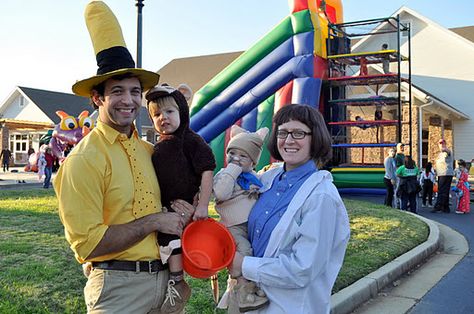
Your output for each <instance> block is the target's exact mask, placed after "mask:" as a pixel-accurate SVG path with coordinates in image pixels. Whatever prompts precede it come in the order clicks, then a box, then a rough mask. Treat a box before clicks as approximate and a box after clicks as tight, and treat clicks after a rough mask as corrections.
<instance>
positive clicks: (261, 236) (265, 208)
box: [248, 159, 318, 257]
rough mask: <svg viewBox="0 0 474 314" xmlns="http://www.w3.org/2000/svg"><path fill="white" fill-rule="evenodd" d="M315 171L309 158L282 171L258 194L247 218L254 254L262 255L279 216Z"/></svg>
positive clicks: (313, 164) (314, 165)
mask: <svg viewBox="0 0 474 314" xmlns="http://www.w3.org/2000/svg"><path fill="white" fill-rule="evenodd" d="M316 171H318V168H317V167H316V164H315V163H314V161H313V160H312V159H311V160H309V161H307V162H306V163H305V164H303V165H301V166H299V167H298V168H296V169H292V170H290V171H285V172H283V173H282V174H281V175H280V176H278V177H276V178H275V180H274V181H273V183H272V187H271V188H270V189H269V190H268V191H265V192H264V193H263V194H261V195H260V198H259V199H258V201H257V203H256V204H255V206H254V207H253V209H252V211H251V212H250V215H249V220H248V233H249V240H250V243H251V244H252V248H253V255H254V256H256V257H262V256H263V254H264V253H265V249H266V248H267V245H268V241H269V240H270V235H271V234H272V231H273V229H274V228H275V226H276V225H277V224H278V222H279V221H280V218H281V216H283V214H284V213H285V211H286V209H287V208H288V205H289V204H290V202H291V200H292V199H293V197H294V196H295V194H296V192H297V191H298V190H299V188H300V187H301V185H302V184H303V183H304V182H305V180H306V179H307V178H308V177H309V176H310V175H311V174H313V173H314V172H316Z"/></svg>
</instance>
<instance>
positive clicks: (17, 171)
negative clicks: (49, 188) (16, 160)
mask: <svg viewBox="0 0 474 314" xmlns="http://www.w3.org/2000/svg"><path fill="white" fill-rule="evenodd" d="M55 175H56V173H53V177H52V178H51V181H52V180H53V178H54V176H55ZM23 181H24V183H23ZM42 186H43V184H42V182H40V181H39V180H38V174H37V173H36V172H25V171H24V167H10V170H9V171H8V172H3V169H0V190H2V189H21V188H25V187H28V188H36V187H38V188H40V187H42Z"/></svg>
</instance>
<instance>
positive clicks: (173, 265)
mask: <svg viewBox="0 0 474 314" xmlns="http://www.w3.org/2000/svg"><path fill="white" fill-rule="evenodd" d="M181 87H182V86H181ZM186 94H188V95H189V96H192V91H191V90H189V91H188V93H186ZM145 98H146V100H147V107H148V113H149V115H150V117H151V120H152V121H153V125H154V127H155V129H156V131H157V132H158V133H159V134H160V137H159V140H158V142H157V143H156V144H155V147H154V151H153V154H152V162H153V167H154V168H155V172H156V176H157V178H158V183H159V184H160V191H161V202H162V205H163V206H164V207H165V208H166V209H167V210H169V211H170V210H172V209H171V206H170V205H171V203H172V202H173V201H174V200H177V199H182V200H185V201H187V202H188V203H190V204H193V203H194V199H195V196H196V195H197V194H199V198H198V201H197V206H196V211H195V213H194V216H193V219H194V220H198V219H207V218H208V206H209V200H210V197H211V193H212V179H213V170H214V168H215V167H216V163H215V159H214V155H213V154H212V150H211V148H210V147H209V145H207V143H206V142H205V141H204V140H203V139H202V137H200V136H199V135H198V134H196V133H195V132H193V131H192V130H191V129H190V128H189V106H188V103H187V99H186V98H185V97H184V95H183V94H182V92H180V91H179V90H177V89H175V88H173V87H171V86H169V85H166V84H164V85H161V86H156V87H154V88H152V89H151V90H149V91H148V92H147V94H146V95H145ZM158 243H159V246H160V257H161V260H162V261H163V263H166V262H168V264H169V269H170V280H169V281H168V289H167V293H166V299H165V301H164V302H163V305H162V307H161V313H179V312H181V311H182V310H183V309H184V306H185V305H186V302H187V301H188V299H189V297H190V296H191V289H190V288H189V286H188V284H187V283H186V282H185V281H184V273H183V261H182V254H181V253H182V251H181V240H180V238H179V237H178V236H175V235H171V234H165V233H161V232H159V233H158Z"/></svg>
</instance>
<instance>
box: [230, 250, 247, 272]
mask: <svg viewBox="0 0 474 314" xmlns="http://www.w3.org/2000/svg"><path fill="white" fill-rule="evenodd" d="M243 262H244V256H243V255H242V254H241V253H239V252H235V255H234V260H233V261H232V264H231V265H230V266H229V273H230V276H231V277H232V278H237V277H240V276H242V263H243Z"/></svg>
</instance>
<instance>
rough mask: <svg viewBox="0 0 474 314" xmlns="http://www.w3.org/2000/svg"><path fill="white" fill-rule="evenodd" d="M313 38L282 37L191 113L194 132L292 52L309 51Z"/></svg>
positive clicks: (191, 125)
mask: <svg viewBox="0 0 474 314" xmlns="http://www.w3.org/2000/svg"><path fill="white" fill-rule="evenodd" d="M313 40H314V32H307V33H301V34H297V35H294V36H292V37H291V38H289V39H288V40H286V41H285V42H284V43H282V44H281V45H280V46H278V47H277V48H276V49H275V50H274V51H272V52H271V53H269V54H268V55H267V56H265V57H264V58H263V59H262V60H260V61H259V62H258V63H257V64H255V65H254V66H253V67H252V68H251V69H250V70H248V71H247V72H246V73H245V74H243V75H242V76H241V77H239V78H238V79H237V80H235V81H234V82H233V83H232V84H230V85H229V86H228V87H227V88H226V89H224V90H223V91H222V92H221V93H220V94H219V95H218V96H216V97H215V98H214V99H212V100H211V101H209V102H208V103H207V104H206V105H205V106H204V107H203V108H201V110H199V111H198V112H196V114H194V115H193V116H192V117H191V122H190V127H191V129H193V130H194V131H196V132H198V131H199V130H200V129H201V128H203V127H205V126H206V125H207V124H208V123H209V122H210V121H211V120H212V119H213V118H214V117H215V116H217V115H218V114H220V113H222V112H223V111H225V110H226V109H227V107H228V106H230V105H231V104H233V103H234V102H236V101H237V100H238V99H239V98H241V97H242V96H243V95H244V94H245V93H247V92H248V91H249V90H250V89H251V88H253V87H255V86H256V85H257V84H259V83H260V82H261V81H263V80H264V79H265V78H266V77H268V76H269V75H271V74H272V73H273V72H274V71H275V70H277V69H278V68H280V67H281V66H283V65H284V64H285V63H287V62H288V61H289V60H291V59H292V58H293V57H294V56H295V55H298V54H299V55H311V54H312V53H313V48H314V47H313V46H314V44H313ZM296 47H297V48H296ZM295 50H296V51H295ZM296 53H298V54H296Z"/></svg>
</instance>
